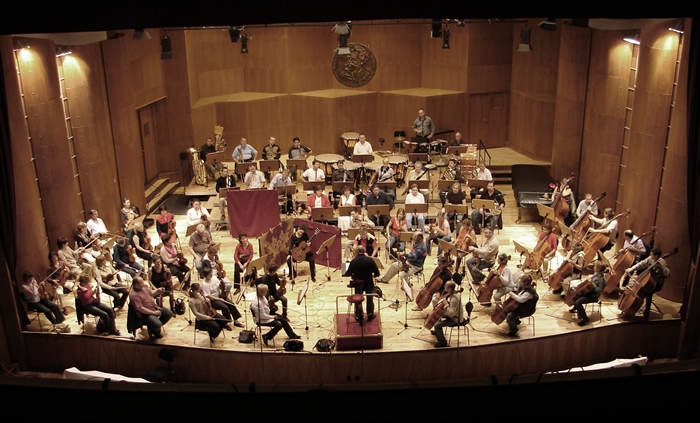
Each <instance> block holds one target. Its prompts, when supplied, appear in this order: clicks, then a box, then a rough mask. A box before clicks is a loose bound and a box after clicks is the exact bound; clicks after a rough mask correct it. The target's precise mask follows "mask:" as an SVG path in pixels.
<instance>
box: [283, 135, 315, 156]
mask: <svg viewBox="0 0 700 423" xmlns="http://www.w3.org/2000/svg"><path fill="white" fill-rule="evenodd" d="M309 154H311V149H310V148H309V147H307V146H305V145H303V144H302V143H301V140H300V139H299V137H294V139H293V140H292V146H291V147H289V152H288V153H287V157H288V158H290V159H303V158H306V156H308V155H309Z"/></svg>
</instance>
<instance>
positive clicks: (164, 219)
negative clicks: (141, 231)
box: [156, 206, 177, 243]
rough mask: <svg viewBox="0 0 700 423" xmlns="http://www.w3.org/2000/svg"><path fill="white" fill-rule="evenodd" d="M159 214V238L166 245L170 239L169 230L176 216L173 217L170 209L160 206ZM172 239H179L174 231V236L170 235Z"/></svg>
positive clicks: (157, 221) (157, 226) (157, 225)
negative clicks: (167, 239)
mask: <svg viewBox="0 0 700 423" xmlns="http://www.w3.org/2000/svg"><path fill="white" fill-rule="evenodd" d="M159 212H160V213H159V214H158V218H157V219H156V230H157V231H158V236H159V237H160V239H161V240H162V241H163V243H165V241H166V239H165V238H168V230H169V228H170V222H172V221H173V219H175V216H173V214H172V213H170V212H169V211H168V209H166V208H165V206H160V209H159ZM170 236H171V237H174V238H177V234H176V233H175V231H173V233H172V234H170Z"/></svg>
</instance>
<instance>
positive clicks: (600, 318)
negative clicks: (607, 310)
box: [583, 297, 603, 322]
mask: <svg viewBox="0 0 700 423" xmlns="http://www.w3.org/2000/svg"><path fill="white" fill-rule="evenodd" d="M588 305H590V306H591V312H590V313H588ZM596 305H597V306H598V321H599V322H601V321H603V301H602V300H601V299H600V297H598V301H596V302H594V303H586V304H584V305H583V309H584V310H586V314H593V313H595V306H596Z"/></svg>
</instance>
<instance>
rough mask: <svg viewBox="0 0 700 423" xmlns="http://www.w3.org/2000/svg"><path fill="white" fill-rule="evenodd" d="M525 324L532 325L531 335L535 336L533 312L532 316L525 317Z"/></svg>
mask: <svg viewBox="0 0 700 423" xmlns="http://www.w3.org/2000/svg"><path fill="white" fill-rule="evenodd" d="M527 324H528V326H529V325H531V326H532V336H535V315H534V314H533V315H532V316H528V317H527Z"/></svg>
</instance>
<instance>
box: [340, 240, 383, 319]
mask: <svg viewBox="0 0 700 423" xmlns="http://www.w3.org/2000/svg"><path fill="white" fill-rule="evenodd" d="M345 275H347V276H350V279H351V280H352V281H356V285H355V286H354V289H355V294H362V293H365V294H374V293H376V292H377V291H376V288H375V286H374V280H373V277H375V276H379V269H378V268H377V263H375V262H374V260H372V259H371V258H369V257H367V256H366V255H365V249H364V247H362V246H359V247H358V248H357V257H355V258H354V259H353V260H352V261H351V262H350V265H349V266H348V270H347V271H346V273H345ZM366 298H367V321H370V320H372V319H374V318H375V317H376V315H375V314H374V298H373V297H372V296H367V297H366ZM355 320H357V321H358V322H359V323H360V325H362V324H363V321H364V312H363V311H362V303H361V302H360V303H355Z"/></svg>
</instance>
